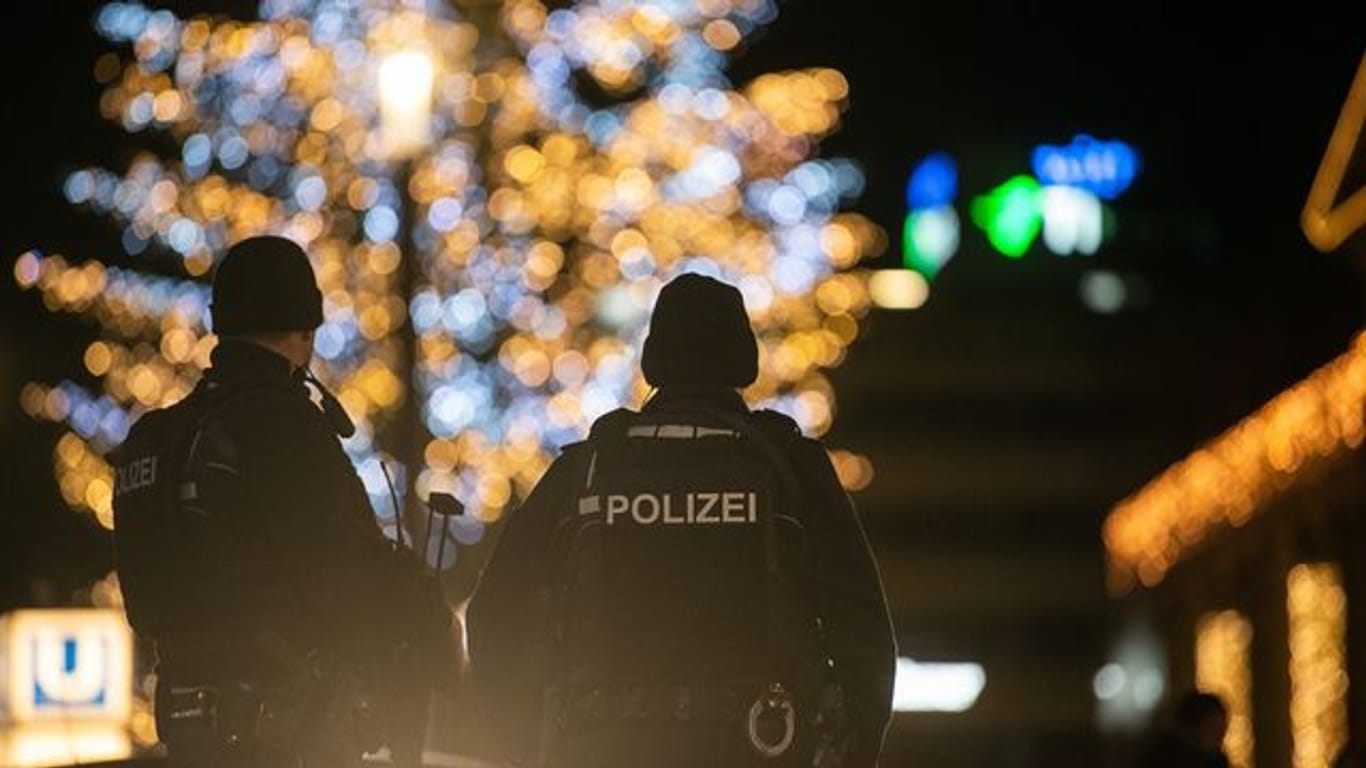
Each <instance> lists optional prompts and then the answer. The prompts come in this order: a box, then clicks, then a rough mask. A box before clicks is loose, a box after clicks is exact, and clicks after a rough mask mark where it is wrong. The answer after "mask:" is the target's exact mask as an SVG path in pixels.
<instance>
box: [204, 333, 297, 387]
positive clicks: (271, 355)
mask: <svg viewBox="0 0 1366 768" xmlns="http://www.w3.org/2000/svg"><path fill="white" fill-rule="evenodd" d="M209 360H210V362H211V363H213V367H212V368H210V369H209V372H208V373H209V376H211V377H213V378H215V379H220V380H227V379H236V378H241V377H246V378H253V379H268V380H270V381H274V382H279V383H281V384H288V383H290V382H291V381H293V380H294V375H293V374H294V366H293V365H291V364H290V362H289V360H287V359H286V358H285V357H284V355H281V354H279V353H277V352H274V351H272V350H270V349H267V348H265V347H263V346H261V345H260V344H253V343H252V342H250V341H246V340H244V339H220V340H219V342H218V346H217V347H214V350H213V354H212V355H210V357H209Z"/></svg>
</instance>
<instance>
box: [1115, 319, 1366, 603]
mask: <svg viewBox="0 0 1366 768" xmlns="http://www.w3.org/2000/svg"><path fill="white" fill-rule="evenodd" d="M1364 411H1366V334H1362V335H1358V336H1357V338H1356V339H1355V341H1354V342H1353V344H1352V348H1351V349H1350V350H1349V351H1348V352H1347V353H1346V354H1344V355H1342V356H1341V357H1338V358H1337V359H1336V360H1333V361H1332V362H1330V363H1328V364H1327V365H1325V366H1323V367H1322V368H1320V369H1318V370H1317V371H1315V372H1314V373H1313V374H1311V375H1310V376H1309V378H1307V379H1305V380H1304V381H1301V382H1300V383H1298V384H1296V385H1295V386H1293V387H1291V388H1290V389H1288V390H1286V391H1285V392H1282V393H1281V394H1279V395H1277V396H1276V397H1275V398H1274V399H1272V400H1271V402H1269V403H1267V404H1266V405H1264V406H1262V408H1261V409H1260V410H1258V411H1257V412H1256V413H1254V414H1252V415H1251V416H1249V417H1247V418H1246V419H1244V420H1243V421H1241V422H1240V423H1238V424H1237V425H1235V426H1234V427H1233V428H1232V429H1229V430H1228V431H1227V432H1225V433H1223V434H1222V435H1220V436H1219V437H1217V438H1215V439H1214V440H1213V441H1211V442H1210V443H1209V444H1207V445H1205V446H1204V447H1203V448H1201V449H1199V450H1197V451H1196V452H1195V453H1193V454H1191V455H1190V456H1189V457H1187V458H1186V459H1184V460H1182V461H1180V462H1178V463H1176V464H1175V465H1173V466H1172V467H1170V468H1169V469H1167V470H1166V471H1165V472H1163V473H1162V474H1161V475H1159V476H1158V477H1157V478H1156V479H1154V480H1152V481H1151V482H1149V483H1148V484H1147V485H1146V486H1144V487H1143V488H1142V489H1141V490H1140V491H1139V492H1138V493H1136V494H1134V495H1133V496H1131V497H1129V498H1127V499H1125V500H1124V501H1122V502H1120V503H1119V504H1118V505H1117V506H1116V507H1115V508H1114V510H1113V511H1112V512H1111V513H1110V516H1109V517H1108V518H1107V519H1106V521H1105V528H1104V538H1105V547H1106V551H1107V555H1108V557H1109V563H1110V588H1111V590H1112V592H1114V593H1116V594H1119V593H1123V592H1126V591H1128V590H1129V589H1131V588H1133V587H1134V586H1135V584H1142V585H1144V586H1153V585H1155V584H1157V583H1158V582H1160V581H1162V579H1163V578H1164V577H1165V576H1166V574H1167V572H1168V570H1170V569H1171V567H1172V566H1173V565H1175V564H1176V563H1177V562H1179V561H1180V560H1181V559H1182V558H1184V557H1185V556H1187V555H1188V554H1189V553H1190V552H1191V550H1192V549H1193V548H1194V547H1196V546H1198V545H1199V544H1201V543H1203V542H1204V541H1206V540H1207V539H1209V538H1210V536H1212V535H1214V534H1215V533H1217V532H1218V531H1220V530H1223V529H1224V528H1227V527H1229V526H1234V527H1237V526H1240V525H1243V524H1244V523H1246V522H1247V521H1248V520H1250V519H1251V518H1252V517H1253V516H1254V515H1256V514H1258V513H1260V512H1262V511H1264V510H1265V509H1266V508H1267V507H1268V506H1269V505H1270V503H1271V502H1272V501H1273V500H1274V499H1276V498H1277V497H1278V496H1279V495H1280V494H1282V493H1283V492H1284V491H1285V490H1286V489H1287V488H1289V487H1291V486H1293V485H1294V483H1295V482H1296V481H1297V480H1298V479H1299V478H1301V477H1303V476H1305V474H1306V473H1307V472H1308V471H1309V470H1312V469H1315V468H1317V467H1321V466H1323V465H1324V464H1326V463H1328V462H1329V461H1330V460H1332V459H1333V458H1335V457H1337V456H1340V455H1341V454H1343V453H1345V452H1346V451H1348V450H1351V449H1355V448H1357V447H1358V446H1360V445H1361V443H1362V440H1363V438H1366V422H1363V412H1364Z"/></svg>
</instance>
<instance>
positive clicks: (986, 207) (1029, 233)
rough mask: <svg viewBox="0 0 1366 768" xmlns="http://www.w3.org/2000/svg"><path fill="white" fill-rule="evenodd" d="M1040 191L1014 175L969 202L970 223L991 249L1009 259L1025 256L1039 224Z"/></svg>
mask: <svg viewBox="0 0 1366 768" xmlns="http://www.w3.org/2000/svg"><path fill="white" fill-rule="evenodd" d="M1042 196H1043V191H1042V189H1041V188H1040V187H1039V182H1037V181H1035V180H1034V178H1033V177H1032V176H1016V177H1014V178H1012V179H1010V180H1008V181H1006V182H1005V183H1004V184H1002V185H1001V186H999V187H997V188H996V189H993V190H992V191H991V192H990V193H989V194H987V195H986V196H985V197H979V198H977V199H976V200H973V201H972V221H973V223H974V224H976V225H977V226H979V227H981V228H982V229H984V230H986V233H987V239H988V240H990V241H991V245H992V247H994V248H995V249H996V250H998V251H1000V252H1001V253H1003V254H1005V255H1006V256H1008V257H1010V258H1012V259H1018V258H1020V257H1022V256H1024V255H1025V252H1026V251H1028V250H1029V246H1030V245H1032V244H1033V243H1034V238H1036V237H1038V236H1039V228H1040V226H1042V224H1043V203H1042Z"/></svg>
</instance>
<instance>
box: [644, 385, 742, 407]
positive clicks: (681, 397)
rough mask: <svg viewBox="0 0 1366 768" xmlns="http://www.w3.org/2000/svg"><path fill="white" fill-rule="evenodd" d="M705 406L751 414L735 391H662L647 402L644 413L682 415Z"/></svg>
mask: <svg viewBox="0 0 1366 768" xmlns="http://www.w3.org/2000/svg"><path fill="white" fill-rule="evenodd" d="M697 406H703V407H706V408H714V409H717V410H723V411H734V412H735V413H749V408H748V406H746V405H745V399H744V398H742V397H740V393H739V392H737V391H735V390H733V389H725V388H721V389H661V390H659V392H657V393H655V396H654V397H651V398H650V399H649V400H648V401H646V403H645V406H644V407H643V408H641V409H640V410H641V412H643V413H682V412H686V411H688V410H690V408H696V407H697Z"/></svg>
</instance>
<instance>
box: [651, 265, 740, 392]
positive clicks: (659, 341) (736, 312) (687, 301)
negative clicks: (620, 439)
mask: <svg viewBox="0 0 1366 768" xmlns="http://www.w3.org/2000/svg"><path fill="white" fill-rule="evenodd" d="M640 368H641V371H643V372H644V374H645V380H646V381H647V382H649V383H650V384H651V385H652V386H656V387H660V388H667V387H677V388H698V387H700V388H708V387H729V388H733V389H739V388H741V387H746V386H749V384H751V383H752V382H753V381H754V379H755V377H756V376H758V375H759V350H758V346H757V344H756V342H755V340H754V331H753V330H751V329H750V327H749V315H747V314H745V302H744V299H743V298H742V297H741V296H740V292H739V291H738V290H736V289H735V287H734V286H732V285H729V284H727V283H723V282H721V281H720V280H715V279H712V278H710V277H705V276H703V275H695V274H685V275H679V276H678V277H677V278H674V279H673V280H671V281H670V282H669V284H668V285H666V286H664V288H663V289H662V290H661V291H660V292H659V300H658V301H657V302H655V310H654V314H653V315H651V317H650V335H649V336H648V337H646V339H645V350H644V352H643V353H642V355H641V361H640Z"/></svg>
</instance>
